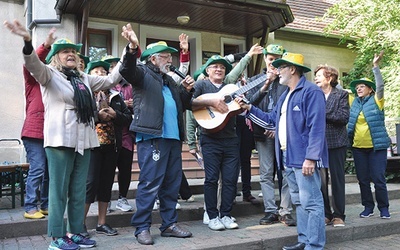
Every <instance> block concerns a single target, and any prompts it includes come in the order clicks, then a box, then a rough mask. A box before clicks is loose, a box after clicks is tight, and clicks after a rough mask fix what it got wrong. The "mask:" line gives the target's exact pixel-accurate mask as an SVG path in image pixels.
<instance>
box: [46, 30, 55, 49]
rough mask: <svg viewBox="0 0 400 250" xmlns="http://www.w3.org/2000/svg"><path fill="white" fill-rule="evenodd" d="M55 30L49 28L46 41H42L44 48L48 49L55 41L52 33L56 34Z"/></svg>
mask: <svg viewBox="0 0 400 250" xmlns="http://www.w3.org/2000/svg"><path fill="white" fill-rule="evenodd" d="M56 31H57V30H56V28H54V27H53V28H51V29H50V31H49V34H47V37H46V41H44V47H46V48H50V47H51V45H53V43H54V42H55V41H56V39H57V37H56V36H54V33H56Z"/></svg>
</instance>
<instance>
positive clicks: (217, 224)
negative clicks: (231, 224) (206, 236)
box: [208, 217, 225, 231]
mask: <svg viewBox="0 0 400 250" xmlns="http://www.w3.org/2000/svg"><path fill="white" fill-rule="evenodd" d="M208 227H209V228H210V229H211V230H214V231H220V230H224V229H225V226H224V224H222V222H221V221H220V220H219V218H218V217H216V218H214V219H211V220H210V222H209V223H208Z"/></svg>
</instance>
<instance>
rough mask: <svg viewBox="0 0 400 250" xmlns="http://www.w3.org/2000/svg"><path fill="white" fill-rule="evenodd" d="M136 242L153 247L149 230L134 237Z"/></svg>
mask: <svg viewBox="0 0 400 250" xmlns="http://www.w3.org/2000/svg"><path fill="white" fill-rule="evenodd" d="M136 239H137V241H138V242H139V243H140V244H142V245H153V244H154V241H153V238H152V237H151V234H150V232H149V230H143V231H142V232H140V234H138V235H136Z"/></svg>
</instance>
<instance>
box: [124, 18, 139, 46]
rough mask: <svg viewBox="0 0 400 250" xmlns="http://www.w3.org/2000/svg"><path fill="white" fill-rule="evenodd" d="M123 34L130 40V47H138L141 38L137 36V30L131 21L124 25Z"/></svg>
mask: <svg viewBox="0 0 400 250" xmlns="http://www.w3.org/2000/svg"><path fill="white" fill-rule="evenodd" d="M121 35H122V36H123V37H124V38H125V39H126V40H127V41H128V42H130V45H129V47H130V48H131V49H136V48H137V46H139V39H138V38H137V36H136V33H135V31H133V29H132V26H131V24H130V23H128V24H127V25H124V26H122V32H121Z"/></svg>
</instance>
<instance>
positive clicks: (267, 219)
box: [260, 212, 279, 225]
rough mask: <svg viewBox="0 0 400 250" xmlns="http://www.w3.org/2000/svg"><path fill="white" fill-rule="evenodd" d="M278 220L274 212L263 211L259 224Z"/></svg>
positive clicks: (267, 223) (268, 223)
mask: <svg viewBox="0 0 400 250" xmlns="http://www.w3.org/2000/svg"><path fill="white" fill-rule="evenodd" d="M278 221H279V218H278V215H277V214H274V213H270V212H268V213H265V216H264V218H262V219H261V220H260V225H270V224H273V223H276V222H278Z"/></svg>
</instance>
